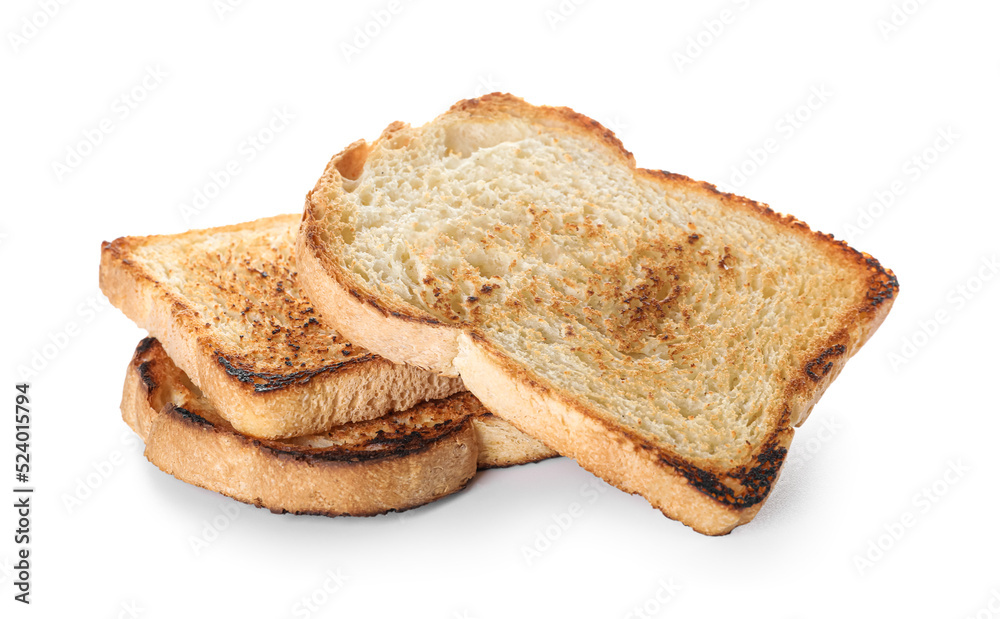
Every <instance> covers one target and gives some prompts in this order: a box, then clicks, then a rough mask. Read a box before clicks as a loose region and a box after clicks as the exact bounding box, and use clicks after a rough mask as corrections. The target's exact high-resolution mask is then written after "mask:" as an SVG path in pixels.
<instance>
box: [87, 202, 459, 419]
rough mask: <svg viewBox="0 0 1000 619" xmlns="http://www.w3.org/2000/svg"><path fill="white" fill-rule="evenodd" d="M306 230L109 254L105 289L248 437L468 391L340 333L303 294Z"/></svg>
mask: <svg viewBox="0 0 1000 619" xmlns="http://www.w3.org/2000/svg"><path fill="white" fill-rule="evenodd" d="M298 220H299V218H298V216H295V215H284V216H278V217H271V218H268V219H261V220H258V221H253V222H248V223H244V224H238V225H234V226H225V227H222V228H213V229H210V230H192V231H190V232H185V233H183V234H174V235H164V236H147V237H123V238H120V239H117V240H116V241H114V242H112V243H104V244H103V246H102V251H101V272H100V281H101V289H102V290H103V291H104V294H105V295H107V297H108V299H110V300H111V302H112V303H113V304H114V305H115V306H116V307H118V308H119V309H121V310H122V311H123V312H124V313H125V315H126V316H128V317H129V318H131V319H132V320H133V321H135V322H136V323H137V324H138V325H139V326H140V327H143V328H144V329H146V330H147V331H149V333H150V334H151V335H152V336H154V337H156V338H158V339H159V340H160V341H161V342H162V343H163V347H164V348H165V349H166V351H167V353H168V354H169V355H170V357H171V359H173V360H174V361H175V362H176V363H177V365H178V366H179V367H180V368H181V369H182V370H184V372H185V373H186V374H187V375H188V376H190V377H191V380H193V381H194V383H195V384H196V385H197V386H198V387H199V388H200V389H201V390H202V391H204V393H205V395H206V396H207V397H208V398H209V399H210V400H211V402H212V403H213V404H214V405H215V407H216V408H217V409H218V411H219V414H220V415H222V417H224V418H225V419H226V420H227V421H229V422H230V423H231V424H232V425H233V427H234V428H236V429H237V431H239V432H241V433H243V434H247V435H251V436H256V437H261V438H279V437H289V436H301V435H306V434H316V433H319V432H324V431H326V430H329V429H331V428H334V427H336V426H338V425H340V424H343V423H347V422H351V421H362V420H366V419H374V418H376V417H381V416H382V415H384V414H386V413H388V412H391V411H401V410H406V409H408V408H410V407H412V406H414V405H415V404H417V403H418V402H421V401H424V400H430V399H437V398H443V397H446V396H449V395H451V394H453V393H456V392H458V391H461V390H462V389H463V388H462V382H461V381H460V380H458V379H456V378H446V377H440V376H436V375H435V374H433V373H430V372H426V371H423V370H420V369H418V368H414V367H407V366H404V365H397V364H394V363H391V362H389V361H386V360H385V359H382V358H380V357H378V356H376V355H373V354H371V353H369V352H368V351H366V350H364V349H363V348H361V347H359V346H356V345H354V344H352V343H351V342H349V341H347V340H346V339H345V338H343V337H341V336H339V335H338V334H337V332H336V331H334V330H333V329H331V328H330V327H329V323H328V322H326V321H324V320H323V319H322V318H321V317H320V315H319V313H318V312H316V311H315V310H314V308H313V305H312V304H311V303H310V302H309V300H308V299H307V298H306V297H304V296H303V294H302V292H301V290H300V289H299V286H298V283H297V274H296V272H295V265H294V262H293V257H292V253H293V249H294V238H295V229H296V226H297V223H298ZM328 307H329V306H328Z"/></svg>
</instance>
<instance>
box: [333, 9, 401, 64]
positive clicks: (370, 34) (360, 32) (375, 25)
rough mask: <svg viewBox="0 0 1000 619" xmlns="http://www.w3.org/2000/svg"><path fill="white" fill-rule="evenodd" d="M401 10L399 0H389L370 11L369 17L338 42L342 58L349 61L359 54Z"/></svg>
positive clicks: (383, 30)
mask: <svg viewBox="0 0 1000 619" xmlns="http://www.w3.org/2000/svg"><path fill="white" fill-rule="evenodd" d="M402 12H403V2H402V1H401V0H389V2H387V3H386V4H385V5H384V6H382V7H381V8H378V9H375V10H373V11H371V12H370V13H369V14H368V15H369V18H368V19H366V20H365V21H364V22H362V23H360V24H358V25H356V26H355V27H354V32H353V34H351V35H350V36H349V37H347V38H345V40H343V41H341V42H340V53H341V54H343V56H344V60H346V61H347V62H351V61H352V60H353V59H355V58H357V57H358V56H360V55H361V54H362V53H363V52H364V51H365V50H366V49H368V48H369V47H370V46H371V44H372V43H373V42H374V41H375V40H376V39H377V38H379V36H381V35H382V33H383V32H385V30H386V29H387V28H388V27H389V26H390V25H391V24H392V22H393V21H395V20H396V18H397V17H398V16H399V14H400V13H402Z"/></svg>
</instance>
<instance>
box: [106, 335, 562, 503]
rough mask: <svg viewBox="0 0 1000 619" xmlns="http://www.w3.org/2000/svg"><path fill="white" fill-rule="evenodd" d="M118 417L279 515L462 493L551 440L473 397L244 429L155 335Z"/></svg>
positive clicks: (203, 482) (139, 354)
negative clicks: (270, 433) (295, 426)
mask: <svg viewBox="0 0 1000 619" xmlns="http://www.w3.org/2000/svg"><path fill="white" fill-rule="evenodd" d="M121 408H122V417H123V419H124V420H125V422H126V423H127V424H128V425H129V427H131V428H132V429H133V430H134V431H135V432H136V433H137V434H138V435H139V436H140V437H141V438H142V440H143V441H144V442H145V443H146V450H145V454H146V458H147V459H149V461H150V462H152V463H153V464H155V465H156V466H157V467H159V468H160V469H162V470H163V471H165V472H167V473H170V474H171V475H173V476H174V477H177V478H178V479H180V480H182V481H185V482H188V483H191V484H194V485H196V486H200V487H202V488H207V489H209V490H214V491H216V492H219V493H222V494H224V495H226V496H229V497H232V498H234V499H237V500H239V501H243V502H245V503H252V504H254V505H257V506H258V507H266V508H268V509H270V510H271V511H274V512H292V513H296V514H323V515H328V516H339V515H353V516H370V515H374V514H381V513H385V512H387V511H399V510H403V509H409V508H411V507H416V506H418V505H423V504H424V503H428V502H430V501H433V500H435V499H438V498H441V497H443V496H445V495H448V494H451V493H452V492H456V491H458V490H460V489H462V488H463V487H464V486H465V484H466V483H467V482H468V481H469V479H470V478H471V477H472V476H473V475H474V474H475V471H476V468H477V465H478V468H480V469H483V468H491V467H495V466H510V465H512V464H525V463H528V462H536V461H538V460H542V459H545V458H548V457H551V456H553V455H554V454H553V452H551V451H550V450H548V449H547V448H546V447H545V446H544V445H542V444H541V443H539V442H538V441H535V440H533V439H530V438H528V437H526V436H524V435H523V434H521V433H520V432H518V431H517V430H514V429H513V428H511V427H510V426H509V425H508V424H506V423H505V422H503V421H501V420H499V419H496V418H495V417H493V416H492V415H491V414H490V413H489V411H487V410H486V409H485V408H484V407H483V406H482V405H481V404H480V403H479V402H478V400H476V399H475V397H473V396H472V395H471V394H470V393H468V392H462V393H459V394H456V395H453V396H450V397H448V398H445V399H442V400H432V401H429V402H423V403H420V404H418V405H416V406H415V407H413V408H412V409H410V410H407V411H403V412H397V413H390V414H389V415H386V416H384V417H381V418H379V419H375V420H370V421H359V422H354V423H349V424H345V425H344V426H341V427H339V428H337V429H336V430H334V431H331V432H328V433H324V434H319V435H312V436H304V437H299V438H290V439H282V440H266V439H255V438H252V437H248V436H245V435H243V434H240V433H239V432H237V431H236V430H235V429H234V428H233V427H232V425H231V424H229V423H228V422H227V421H226V420H225V419H223V418H222V417H221V416H220V415H219V414H218V411H217V410H216V409H215V407H214V406H213V405H212V404H211V402H209V401H208V399H207V398H205V396H204V395H203V394H202V393H201V391H200V390H199V389H198V388H197V387H195V386H194V384H193V383H192V382H191V380H190V379H189V378H188V377H187V376H186V375H185V374H184V372H182V371H181V370H180V369H179V368H178V367H177V366H176V365H174V363H173V361H171V359H170V358H169V357H168V356H167V354H166V352H165V351H164V350H163V347H162V346H161V345H160V343H159V342H158V341H156V340H155V339H153V338H146V339H144V340H143V341H142V342H140V343H139V345H138V346H137V347H136V350H135V355H134V356H133V357H132V361H131V363H130V364H129V368H128V372H127V374H126V378H125V388H124V391H123V394H122V406H121Z"/></svg>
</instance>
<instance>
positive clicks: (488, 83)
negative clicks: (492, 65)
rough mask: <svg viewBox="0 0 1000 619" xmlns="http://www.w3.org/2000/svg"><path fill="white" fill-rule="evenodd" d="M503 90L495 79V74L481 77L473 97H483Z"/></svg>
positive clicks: (477, 80)
mask: <svg viewBox="0 0 1000 619" xmlns="http://www.w3.org/2000/svg"><path fill="white" fill-rule="evenodd" d="M501 88H503V87H502V86H501V85H500V82H499V81H498V80H496V79H494V78H493V74H492V73H490V74H487V75H480V76H479V78H478V79H476V89H475V90H473V91H472V96H474V97H482V96H483V95H488V94H490V93H491V92H498V91H499V90H500V89H501Z"/></svg>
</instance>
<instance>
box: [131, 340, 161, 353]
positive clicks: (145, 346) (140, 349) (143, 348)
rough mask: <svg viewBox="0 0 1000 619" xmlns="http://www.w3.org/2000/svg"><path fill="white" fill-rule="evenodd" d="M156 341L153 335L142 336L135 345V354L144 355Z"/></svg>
mask: <svg viewBox="0 0 1000 619" xmlns="http://www.w3.org/2000/svg"><path fill="white" fill-rule="evenodd" d="M155 343H156V338H155V337H144V338H142V341H141V342H139V345H138V346H136V347H135V354H136V355H144V354H146V353H147V352H149V349H150V348H151V347H152V346H153V344H155Z"/></svg>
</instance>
